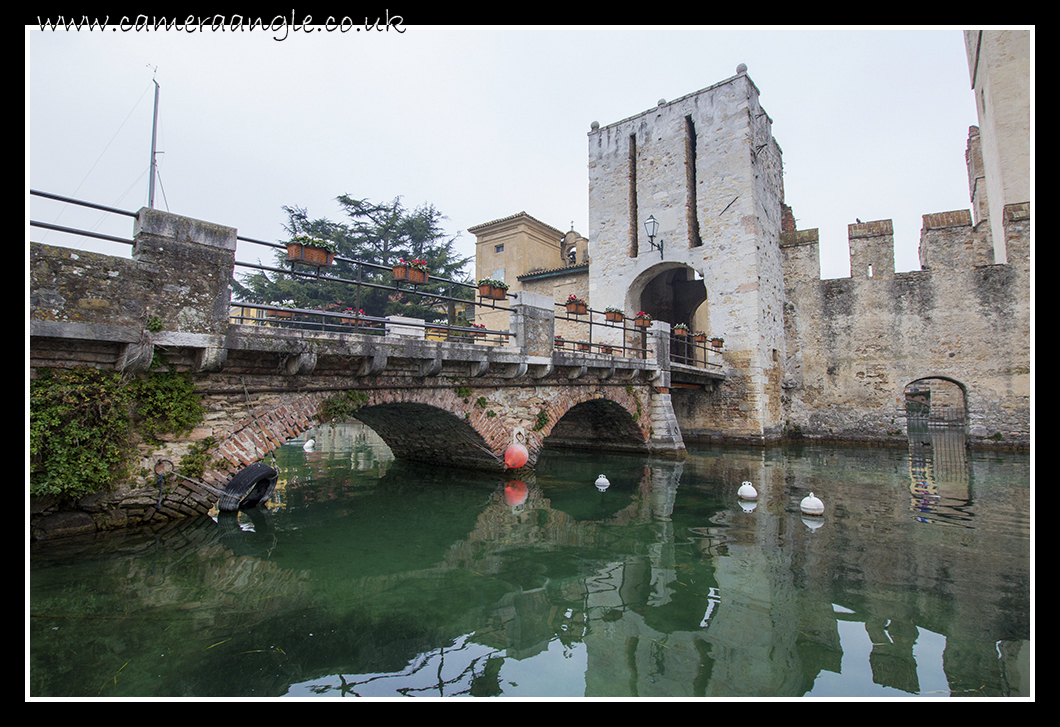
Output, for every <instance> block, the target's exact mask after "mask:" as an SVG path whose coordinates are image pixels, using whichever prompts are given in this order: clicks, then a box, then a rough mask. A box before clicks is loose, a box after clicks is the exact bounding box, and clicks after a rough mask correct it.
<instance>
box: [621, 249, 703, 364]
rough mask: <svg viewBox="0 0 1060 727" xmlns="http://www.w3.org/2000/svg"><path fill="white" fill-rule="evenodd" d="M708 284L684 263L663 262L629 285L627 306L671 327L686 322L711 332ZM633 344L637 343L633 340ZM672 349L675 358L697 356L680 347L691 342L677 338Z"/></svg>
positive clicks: (693, 328) (699, 329) (692, 327)
mask: <svg viewBox="0 0 1060 727" xmlns="http://www.w3.org/2000/svg"><path fill="white" fill-rule="evenodd" d="M706 302H707V287H706V284H705V282H704V280H703V276H702V275H701V274H700V273H699V272H698V271H697V270H695V269H694V268H691V267H689V266H688V265H684V264H682V263H665V262H664V263H660V264H658V265H655V266H653V267H652V268H650V269H649V270H647V271H645V272H644V273H642V274H641V275H640V276H639V277H638V278H637V279H636V280H634V281H633V284H632V285H631V286H630V288H629V291H628V293H627V306H628V307H629V308H631V309H632V310H635V311H644V312H645V313H648V314H649V315H651V317H652V319H653V320H657V321H666V322H667V323H669V324H670V327H671V329H672V328H673V327H674V326H676V325H677V324H678V323H684V324H686V325H687V326H688V327H689V328H691V329H692V330H694V331H706V332H707V333H711V328H710V314H709V306H707V305H706ZM634 345H638V343H637V342H634ZM673 345H674V346H675V348H674V349H673V350H671V355H672V357H673V358H674V360H681V359H683V358H689V357H692V358H694V355H692V354H693V352H691V351H684V350H678V348H681V347H683V346H687V345H688V344H681V343H679V342H677V341H675V342H674V344H673Z"/></svg>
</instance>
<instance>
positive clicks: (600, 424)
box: [542, 399, 648, 452]
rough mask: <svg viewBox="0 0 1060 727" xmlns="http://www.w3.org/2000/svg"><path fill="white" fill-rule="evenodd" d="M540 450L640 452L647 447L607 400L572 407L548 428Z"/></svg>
mask: <svg viewBox="0 0 1060 727" xmlns="http://www.w3.org/2000/svg"><path fill="white" fill-rule="evenodd" d="M542 447H543V448H545V447H556V448H564V449H584V450H592V451H599V450H601V449H602V448H605V449H607V450H609V451H614V450H624V449H628V450H629V451H630V452H644V451H647V449H648V444H647V442H645V441H644V433H643V432H642V431H641V428H640V427H639V426H638V425H637V422H635V421H634V420H633V417H632V415H630V413H629V412H628V411H626V409H625V408H624V407H623V406H621V405H620V404H617V403H615V402H613V401H610V400H609V399H593V400H591V401H583V402H582V403H581V404H576V405H575V406H572V407H571V408H570V409H569V410H568V411H567V413H566V414H564V415H563V417H562V418H561V419H560V420H559V421H558V422H556V424H555V426H553V427H552V431H551V432H549V434H548V436H547V437H545V439H544V441H543V442H542Z"/></svg>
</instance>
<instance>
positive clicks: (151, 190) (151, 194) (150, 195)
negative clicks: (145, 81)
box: [147, 78, 158, 209]
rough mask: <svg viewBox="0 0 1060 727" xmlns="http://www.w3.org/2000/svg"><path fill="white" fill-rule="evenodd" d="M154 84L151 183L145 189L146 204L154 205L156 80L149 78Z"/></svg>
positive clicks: (156, 128) (156, 131)
mask: <svg viewBox="0 0 1060 727" xmlns="http://www.w3.org/2000/svg"><path fill="white" fill-rule="evenodd" d="M151 81H152V82H153V83H154V84H155V113H154V118H153V119H152V121H151V184H150V185H149V186H148V189H147V206H148V207H150V208H151V209H154V207H155V140H156V138H157V135H158V81H155V79H153V78H152V79H151Z"/></svg>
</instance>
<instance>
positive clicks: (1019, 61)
mask: <svg viewBox="0 0 1060 727" xmlns="http://www.w3.org/2000/svg"><path fill="white" fill-rule="evenodd" d="M964 43H965V50H966V52H967V55H968V75H969V76H970V78H971V82H972V89H973V90H974V91H975V108H976V112H977V113H978V116H979V134H978V137H979V138H978V140H977V141H978V143H979V147H980V148H979V149H978V150H976V151H977V152H980V153H981V154H982V157H981V158H982V161H981V166H982V171H983V177H984V182H985V185H986V190H985V197H986V201H985V205H983V206H985V207H986V208H987V210H988V215H989V218H990V232H991V237H992V238H993V243H994V262H998V263H1003V262H1007V261H1008V251H1007V249H1006V247H1007V246H1006V240H1005V234H1006V233H1005V210H1006V208H1010V207H1012V206H1016V207H1019V206H1021V205H1026V204H1027V203H1028V202H1030V199H1031V190H1030V186H1031V177H1030V168H1031V148H1030V83H1031V61H1030V31H1029V30H966V31H964ZM980 194H982V192H980ZM973 196H974V195H973ZM977 201H978V200H976V199H973V202H977ZM980 212H981V210H980V208H979V206H978V205H977V208H976V213H977V216H976V223H978V222H979V219H980V217H979V214H980Z"/></svg>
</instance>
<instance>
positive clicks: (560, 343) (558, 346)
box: [556, 341, 566, 348]
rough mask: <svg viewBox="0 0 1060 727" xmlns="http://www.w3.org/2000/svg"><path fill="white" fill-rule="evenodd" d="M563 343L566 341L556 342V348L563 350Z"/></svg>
mask: <svg viewBox="0 0 1060 727" xmlns="http://www.w3.org/2000/svg"><path fill="white" fill-rule="evenodd" d="M564 343H566V341H556V348H563V344H564Z"/></svg>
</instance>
